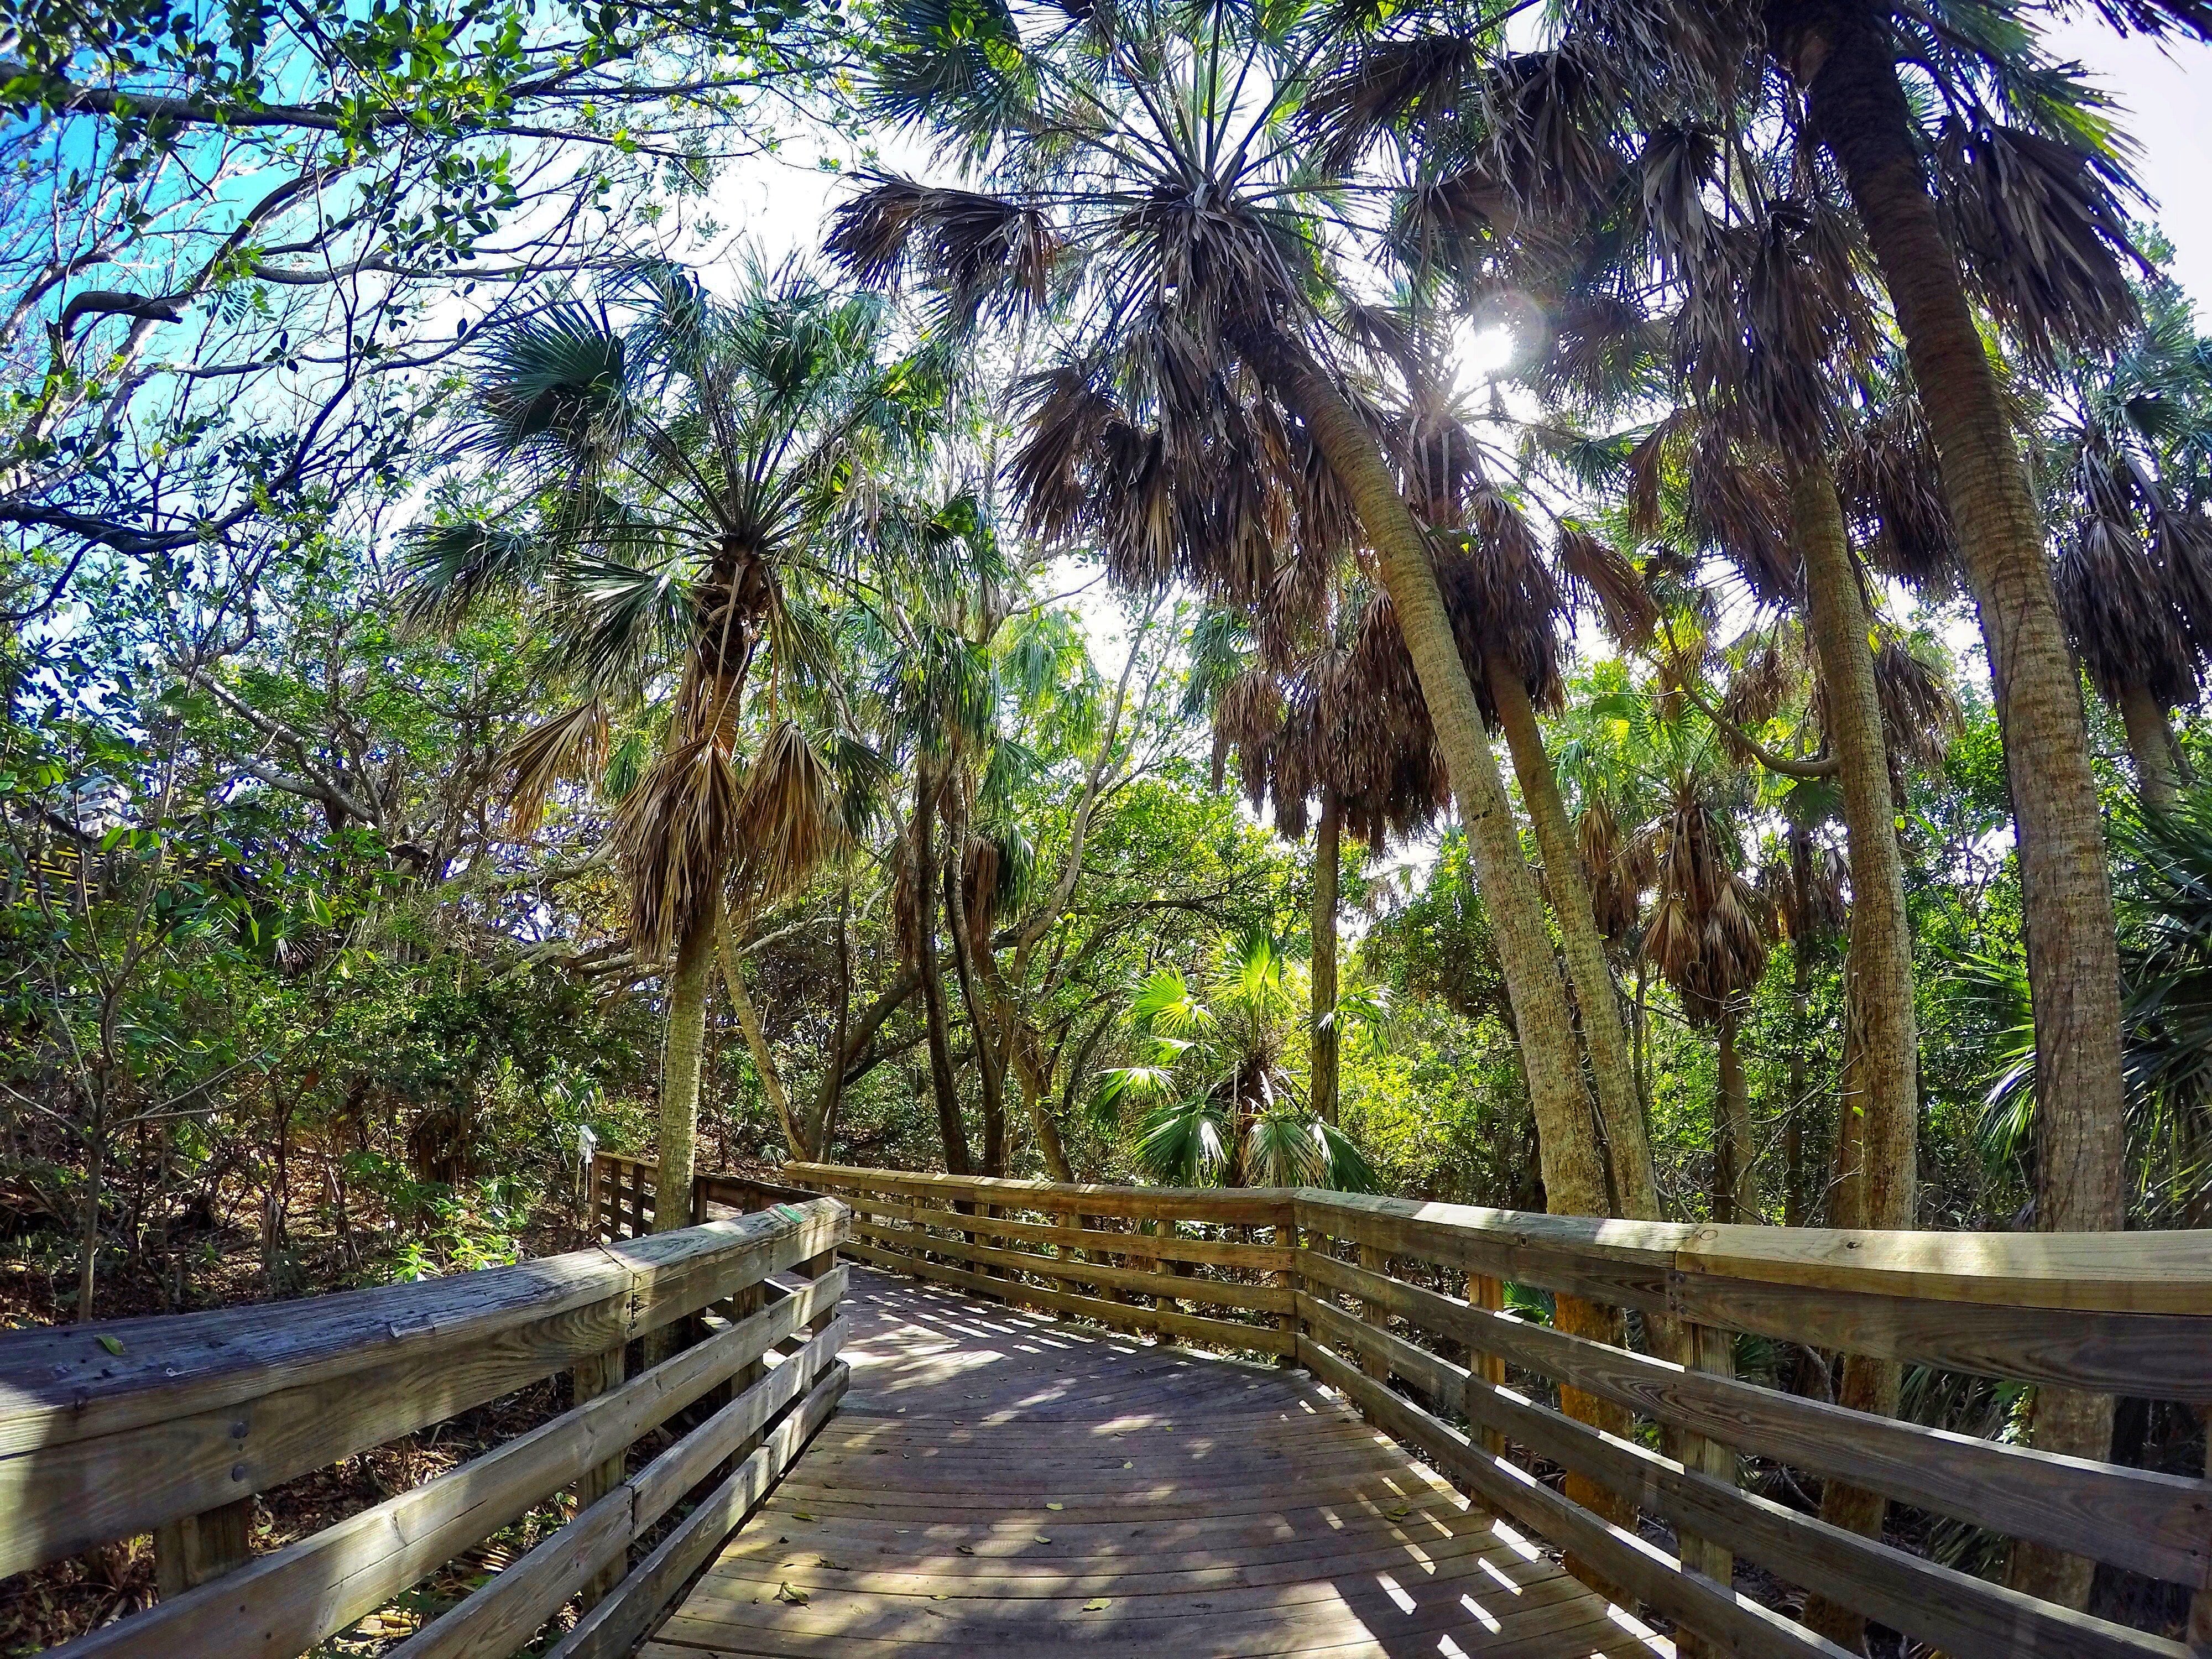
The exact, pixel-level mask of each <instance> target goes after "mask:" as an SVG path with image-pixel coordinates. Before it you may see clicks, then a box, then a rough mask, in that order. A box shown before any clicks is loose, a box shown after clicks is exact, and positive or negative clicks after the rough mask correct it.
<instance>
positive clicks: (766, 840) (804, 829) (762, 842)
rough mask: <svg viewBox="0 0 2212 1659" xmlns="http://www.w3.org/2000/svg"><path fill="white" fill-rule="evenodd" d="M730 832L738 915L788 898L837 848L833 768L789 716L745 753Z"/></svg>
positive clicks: (841, 833)
mask: <svg viewBox="0 0 2212 1659" xmlns="http://www.w3.org/2000/svg"><path fill="white" fill-rule="evenodd" d="M731 833H732V839H733V843H734V852H735V858H734V866H735V867H734V869H733V872H732V889H733V892H734V896H735V897H736V900H737V905H736V908H737V910H738V913H739V914H750V913H753V912H757V911H759V910H763V909H767V908H769V907H771V906H773V905H775V904H776V903H779V902H781V901H782V900H784V899H786V898H788V897H789V896H791V895H792V894H793V893H795V892H797V891H798V890H799V889H800V888H801V887H804V886H805V884H806V883H807V881H808V879H809V878H811V877H812V875H813V874H814V872H816V871H817V870H818V869H820V868H821V867H822V866H823V864H825V863H827V862H828V861H829V860H831V859H833V858H835V857H836V856H837V855H838V854H840V853H841V852H842V851H843V849H844V847H845V844H846V835H845V817H844V813H843V812H842V811H841V810H840V806H839V802H838V797H837V778H836V773H834V772H833V771H831V770H830V768H829V763H828V762H827V761H825V760H823V758H822V757H821V756H820V755H819V754H818V753H817V752H816V750H815V748H814V745H813V744H811V743H809V742H808V741H807V740H806V734H805V732H802V731H801V730H800V729H799V726H797V725H796V724H795V723H794V722H793V721H791V720H782V721H779V722H778V723H777V724H776V726H775V727H774V728H773V729H772V730H770V732H769V734H768V736H767V738H765V739H764V740H763V742H762V744H761V747H760V752H759V753H758V754H757V755H756V756H754V757H753V762H752V764H751V765H750V767H749V768H747V769H746V771H745V777H744V792H743V793H742V794H741V795H740V796H739V797H738V801H737V804H736V808H735V811H734V813H733V816H732V826H731Z"/></svg>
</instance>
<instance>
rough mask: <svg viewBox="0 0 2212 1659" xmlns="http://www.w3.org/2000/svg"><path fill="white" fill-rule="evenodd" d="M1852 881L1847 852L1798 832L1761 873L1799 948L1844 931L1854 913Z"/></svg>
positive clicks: (1779, 919)
mask: <svg viewBox="0 0 2212 1659" xmlns="http://www.w3.org/2000/svg"><path fill="white" fill-rule="evenodd" d="M1848 885H1849V876H1848V872H1847V871H1846V870H1845V867H1844V857H1843V854H1840V853H1838V851H1837V850H1836V849H1835V848H1832V847H1828V846H1825V845H1823V844H1821V843H1820V842H1815V841H1814V840H1813V838H1812V837H1811V836H1810V835H1809V834H1804V833H1802V832H1797V831H1793V832H1792V833H1791V835H1790V839H1789V841H1788V842H1787V843H1786V844H1785V848H1784V853H1783V854H1782V856H1780V857H1778V858H1776V859H1774V860H1771V862H1769V863H1768V864H1767V865H1766V866H1765V868H1763V869H1762V870H1760V872H1759V891H1760V892H1761V893H1762V894H1763V895H1764V896H1765V900H1766V902H1767V906H1768V908H1769V910H1770V911H1771V914H1772V915H1773V917H1774V921H1775V926H1776V928H1777V930H1778V933H1780V934H1781V936H1782V937H1783V938H1784V939H1789V940H1790V941H1791V942H1792V943H1793V944H1795V945H1797V946H1798V947H1799V948H1800V949H1804V948H1807V947H1810V946H1812V945H1819V944H1821V943H1823V942H1825V941H1826V940H1828V939H1833V938H1835V937H1836V936H1837V935H1838V934H1839V933H1842V932H1843V930H1844V923H1845V922H1846V921H1848V920H1849V918H1850V902H1849V899H1848V897H1847V895H1846V889H1847V887H1848Z"/></svg>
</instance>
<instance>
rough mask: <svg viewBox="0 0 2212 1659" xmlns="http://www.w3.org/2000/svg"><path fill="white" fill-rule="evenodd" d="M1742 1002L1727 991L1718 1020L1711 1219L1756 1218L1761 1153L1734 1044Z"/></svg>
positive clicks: (1749, 1220)
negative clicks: (1717, 1133)
mask: <svg viewBox="0 0 2212 1659" xmlns="http://www.w3.org/2000/svg"><path fill="white" fill-rule="evenodd" d="M1742 1019H1743V1005H1742V1003H1741V1001H1740V1000H1738V999H1736V998H1735V997H1730V998H1729V1000H1727V1001H1726V1002H1725V1003H1723V1005H1722V1006H1721V1017H1720V1024H1719V1035H1720V1065H1719V1067H1718V1072H1719V1080H1720V1086H1719V1089H1718V1091H1717V1095H1718V1098H1717V1101H1716V1103H1715V1104H1716V1105H1717V1108H1718V1110H1717V1112H1716V1114H1715V1115H1716V1116H1717V1117H1718V1119H1719V1120H1720V1121H1719V1128H1720V1145H1719V1146H1718V1147H1717V1149H1716V1152H1717V1156H1716V1157H1715V1158H1714V1160H1713V1219H1714V1220H1716V1221H1740V1222H1743V1223H1745V1224H1747V1225H1750V1224H1753V1223H1756V1222H1757V1221H1758V1220H1759V1212H1760V1205H1759V1154H1758V1149H1757V1146H1756V1144H1755V1143H1754V1142H1753V1139H1752V1132H1751V1085H1750V1084H1749V1082H1748V1081H1747V1079H1745V1077H1744V1074H1743V1057H1742V1055H1741V1054H1739V1053H1738V1052H1737V1050H1736V1035H1737V1030H1738V1027H1739V1026H1740V1025H1741V1023H1742Z"/></svg>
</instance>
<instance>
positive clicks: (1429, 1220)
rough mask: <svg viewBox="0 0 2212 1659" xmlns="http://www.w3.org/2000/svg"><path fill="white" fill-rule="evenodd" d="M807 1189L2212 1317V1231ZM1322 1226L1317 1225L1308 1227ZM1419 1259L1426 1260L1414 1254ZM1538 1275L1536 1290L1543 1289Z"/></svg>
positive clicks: (1000, 1182) (1990, 1300)
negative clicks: (2039, 1229) (1329, 1230)
mask: <svg viewBox="0 0 2212 1659" xmlns="http://www.w3.org/2000/svg"><path fill="white" fill-rule="evenodd" d="M784 1173H785V1174H786V1175H787V1176H789V1177H790V1178H792V1179H793V1180H796V1181H800V1182H817V1183H819V1184H822V1185H828V1186H834V1185H836V1184H839V1183H845V1184H849V1185H854V1186H872V1187H874V1188H879V1189H883V1190H901V1191H921V1192H934V1193H940V1194H945V1195H947V1196H962V1195H974V1196H978V1197H981V1196H986V1195H987V1196H988V1198H989V1199H990V1200H992V1201H995V1202H1000V1203H1008V1204H1012V1203H1029V1204H1032V1205H1044V1206H1048V1207H1052V1208H1060V1209H1082V1208H1084V1207H1085V1204H1086V1202H1087V1203H1088V1204H1090V1205H1091V1206H1092V1207H1094V1208H1097V1209H1098V1210H1102V1211H1120V1212H1125V1213H1126V1212H1127V1211H1128V1210H1129V1209H1130V1208H1131V1207H1133V1206H1141V1207H1143V1208H1144V1209H1146V1210H1147V1211H1154V1212H1158V1213H1161V1214H1172V1213H1175V1212H1178V1211H1180V1212H1182V1213H1183V1214H1184V1215H1185V1217H1186V1218H1189V1219H1194V1220H1198V1219H1202V1220H1220V1219H1244V1218H1248V1217H1249V1218H1250V1219H1253V1220H1255V1221H1264V1220H1265V1219H1266V1218H1267V1216H1268V1214H1270V1213H1272V1212H1279V1210H1280V1209H1281V1207H1282V1206H1283V1205H1284V1204H1285V1203H1292V1204H1295V1205H1296V1206H1298V1208H1299V1210H1300V1212H1301V1225H1312V1226H1314V1227H1316V1229H1322V1230H1326V1226H1327V1224H1328V1220H1329V1219H1330V1218H1337V1219H1340V1220H1344V1221H1355V1222H1356V1221H1358V1220H1359V1219H1361V1218H1371V1219H1373V1220H1374V1221H1376V1222H1379V1223H1389V1224H1395V1225H1398V1226H1400V1227H1401V1228H1402V1229H1406V1230H1409V1233H1408V1236H1409V1237H1413V1238H1417V1237H1418V1236H1419V1234H1420V1233H1421V1232H1424V1231H1428V1232H1431V1233H1433V1234H1435V1235H1437V1236H1438V1237H1439V1238H1441V1237H1445V1236H1449V1235H1451V1234H1464V1235H1474V1236H1478V1237H1480V1239H1482V1240H1483V1241H1485V1242H1486V1243H1490V1244H1492V1245H1496V1246H1498V1247H1502V1248H1506V1249H1513V1250H1516V1251H1522V1252H1528V1253H1533V1254H1535V1255H1545V1254H1556V1255H1558V1256H1559V1257H1562V1258H1565V1259H1571V1260H1573V1261H1582V1262H1589V1263H1598V1264H1602V1265H1603V1266H1604V1267H1606V1268H1607V1270H1608V1272H1609V1273H1613V1274H1615V1275H1622V1274H1626V1275H1634V1274H1638V1273H1644V1274H1647V1275H1649V1276H1650V1277H1651V1278H1652V1279H1654V1281H1655V1283H1656V1282H1657V1281H1659V1280H1661V1279H1663V1277H1664V1276H1665V1275H1667V1274H1669V1273H1679V1274H1694V1275H1699V1276H1701V1277H1705V1278H1709V1279H1737V1280H1744V1281H1749V1282H1752V1283H1757V1284H1767V1285H1795V1286H1798V1287H1802V1288H1808V1289H1817V1290H1829V1291H1855V1292H1859V1293H1863V1294H1869V1295H1879V1296H1891V1297H1906V1298H1910V1299H1912V1300H1916V1301H1926V1302H1966V1303H1978V1304H1989V1305H1992V1306H1998V1307H2012V1308H2046V1309H2053V1310H2075V1311H2078V1312H2103V1313H2157V1314H2200V1315H2201V1314H2212V1231H2166V1232H2118V1233H1966V1232H1926V1231H1914V1232H1905V1231H1874V1230H1868V1229H1848V1228H1827V1227H1790V1228H1783V1227H1759V1226H1722V1225H1711V1224H1692V1223H1683V1222H1660V1221H1623V1220H1618V1219H1611V1218H1603V1217H1589V1216H1569V1215H1547V1214H1544V1213H1541V1212H1534V1211H1528V1210H1498V1209H1488V1208H1484V1207H1481V1206H1474V1205H1466V1204H1441V1203H1431V1202H1426V1201H1424V1200H1418V1199H1401V1198H1381V1197H1373V1196H1368V1195H1364V1194H1347V1193H1334V1192H1325V1191H1322V1190H1320V1189H1318V1188H1233V1189H1225V1188H1188V1187H1109V1186H1092V1185H1085V1184H1080V1183H1066V1182H1048V1181H1016V1180H1007V1179H1002V1178H994V1177H989V1176H945V1175H932V1174H927V1173H907V1172H903V1171H896V1170H869V1169H861V1168H855V1167H853V1166H850V1165H844V1164H787V1165H785V1166H784ZM1309 1218H1310V1219H1309ZM1407 1253H1408V1254H1417V1253H1418V1252H1417V1251H1413V1250H1409V1251H1408V1252H1407ZM1533 1276H1534V1275H1532V1277H1533Z"/></svg>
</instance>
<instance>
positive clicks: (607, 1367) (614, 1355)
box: [568, 1342, 628, 1612]
mask: <svg viewBox="0 0 2212 1659" xmlns="http://www.w3.org/2000/svg"><path fill="white" fill-rule="evenodd" d="M626 1352H627V1350H626V1349H625V1348H624V1347H623V1344H621V1343H619V1342H617V1344H615V1346H613V1347H611V1348H609V1349H608V1350H607V1351H606V1352H605V1353H595V1354H593V1355H592V1356H591V1357H590V1358H586V1359H583V1360H580V1361H578V1362H577V1364H575V1365H574V1367H573V1368H571V1370H569V1372H568V1378H569V1383H570V1385H571V1389H572V1391H573V1392H574V1395H575V1403H576V1404H577V1405H579V1406H580V1405H582V1404H583V1403H584V1402H585V1401H586V1400H592V1399H596V1398H598V1397H599V1395H603V1394H605V1393H606V1392H607V1391H608V1390H609V1389H617V1388H620V1387H621V1386H622V1383H623V1372H624V1370H625V1369H626V1367H625V1364H624V1355H625V1353H626ZM625 1462H626V1454H625V1453H623V1452H617V1453H616V1454H615V1455H613V1456H612V1457H610V1458H609V1459H607V1461H606V1462H604V1463H595V1464H593V1465H592V1467H591V1468H588V1469H586V1470H585V1471H584V1472H583V1474H580V1475H579V1476H578V1477H577V1479H576V1513H577V1514H579V1515H581V1514H582V1513H583V1512H584V1511H585V1510H587V1509H589V1508H591V1507H592V1504H596V1503H598V1502H599V1499H601V1498H605V1496H606V1495H607V1494H608V1493H609V1492H612V1491H613V1490H614V1489H615V1488H616V1487H617V1486H620V1485H622V1483H623V1473H624V1464H625ZM627 1566H628V1564H627V1562H625V1561H610V1562H609V1563H608V1564H607V1565H606V1566H605V1568H604V1569H603V1570H602V1571H600V1572H599V1576H598V1577H595V1578H593V1579H592V1582H591V1583H588V1584H586V1586H585V1587H584V1591H583V1596H584V1608H585V1610H586V1612H589V1611H590V1610H591V1608H592V1607H593V1606H594V1605H595V1604H597V1603H598V1602H599V1601H603V1600H604V1599H605V1597H606V1596H608V1595H611V1593H612V1592H613V1590H614V1588H615V1586H616V1585H617V1584H619V1583H622V1581H623V1573H624V1572H625V1571H627Z"/></svg>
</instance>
